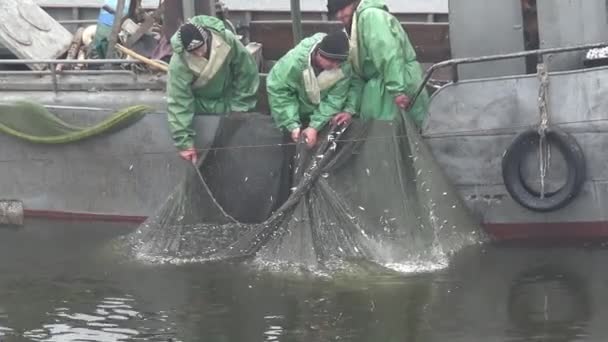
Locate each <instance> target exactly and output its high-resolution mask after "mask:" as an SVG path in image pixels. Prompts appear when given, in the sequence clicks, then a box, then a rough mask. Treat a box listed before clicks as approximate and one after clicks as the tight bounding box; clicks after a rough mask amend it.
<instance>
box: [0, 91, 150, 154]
mask: <svg viewBox="0 0 608 342" xmlns="http://www.w3.org/2000/svg"><path fill="white" fill-rule="evenodd" d="M150 110H151V108H150V107H148V106H132V107H128V108H125V109H123V110H120V111H117V112H115V113H113V114H112V115H110V116H108V117H106V118H104V119H103V120H102V121H101V122H99V123H96V124H94V125H91V126H87V127H85V126H80V125H74V124H71V123H69V122H66V121H64V120H62V119H60V118H59V117H57V116H56V115H54V114H53V113H51V112H49V111H48V110H47V109H46V108H45V107H44V106H42V105H40V104H37V103H33V102H26V101H21V102H16V103H13V104H0V132H2V133H5V134H8V135H11V136H14V137H16V138H19V139H23V140H26V141H29V142H32V143H39V144H67V143H71V142H75V141H80V140H83V139H87V138H90V137H93V136H96V135H100V134H104V133H109V132H114V131H116V130H119V129H123V128H125V127H128V126H130V125H131V124H133V123H135V122H137V121H139V120H140V119H141V118H143V117H144V115H145V114H146V113H147V112H149V111H150Z"/></svg>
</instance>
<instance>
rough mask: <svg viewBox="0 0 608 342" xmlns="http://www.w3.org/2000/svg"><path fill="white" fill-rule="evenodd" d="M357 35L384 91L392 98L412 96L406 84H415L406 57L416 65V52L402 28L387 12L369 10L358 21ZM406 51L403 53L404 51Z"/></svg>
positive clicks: (409, 87) (409, 85)
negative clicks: (359, 36) (358, 33)
mask: <svg viewBox="0 0 608 342" xmlns="http://www.w3.org/2000/svg"><path fill="white" fill-rule="evenodd" d="M358 24H359V32H360V33H361V34H362V37H363V45H364V47H363V48H364V49H365V51H366V52H367V54H368V55H369V56H370V57H371V60H372V62H373V63H374V66H375V67H376V68H377V69H378V71H379V72H380V73H381V74H382V78H383V79H384V84H385V87H386V89H387V90H388V91H389V92H390V93H391V94H392V95H394V96H396V95H397V94H407V95H410V96H411V95H413V94H411V92H412V90H411V89H412V88H415V87H416V85H414V86H413V87H412V85H411V84H408V83H412V82H413V83H416V82H418V79H419V77H415V79H413V78H412V77H411V76H410V75H409V74H410V72H409V70H408V68H410V67H411V66H410V65H408V62H407V61H408V57H409V58H412V56H413V59H414V60H413V62H414V63H415V64H416V65H417V62H416V61H415V56H416V54H415V52H414V49H413V47H412V46H411V44H410V43H409V40H408V39H407V35H405V32H404V31H403V28H402V27H401V24H400V23H399V22H398V21H397V20H396V19H395V18H394V17H393V16H392V15H391V14H390V13H388V12H386V11H384V10H381V9H376V8H371V9H368V10H366V11H364V12H363V13H362V15H361V17H360V18H359V21H358ZM404 49H405V51H404Z"/></svg>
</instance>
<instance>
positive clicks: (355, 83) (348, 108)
mask: <svg viewBox="0 0 608 342" xmlns="http://www.w3.org/2000/svg"><path fill="white" fill-rule="evenodd" d="M364 85H365V82H364V81H363V79H362V78H361V76H359V74H357V73H356V72H355V71H353V73H352V77H351V79H350V85H349V89H348V95H347V98H346V103H345V105H344V111H345V112H347V113H351V114H353V115H356V114H357V113H359V109H360V107H361V94H362V93H363V86H364Z"/></svg>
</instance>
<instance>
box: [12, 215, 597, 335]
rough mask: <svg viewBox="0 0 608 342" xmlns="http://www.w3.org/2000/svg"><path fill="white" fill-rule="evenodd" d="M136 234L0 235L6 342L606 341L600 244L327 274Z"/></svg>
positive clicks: (62, 227) (47, 228)
mask: <svg viewBox="0 0 608 342" xmlns="http://www.w3.org/2000/svg"><path fill="white" fill-rule="evenodd" d="M133 228H134V227H129V226H125V225H116V224H84V223H66V222H52V223H50V222H42V221H30V222H28V224H27V226H26V227H24V228H22V229H16V230H13V229H0V259H1V261H0V335H1V336H2V337H0V338H1V339H2V340H3V341H211V342H215V341H218V342H223V341H230V342H233V341H234V342H255V341H284V342H287V341H298V342H299V341H302V342H312V341H361V342H370V341H383V342H391V341H395V342H396V341H421V342H424V341H438V342H439V341H463V342H464V341H484V342H487V341H605V340H606V338H608V324H606V323H605V321H606V319H607V318H608V313H606V309H605V307H606V303H608V291H607V289H608V275H606V272H605V265H606V264H607V263H608V250H606V249H604V248H602V247H601V246H593V247H591V246H584V245H579V246H570V247H546V246H545V247H538V246H530V247H524V246H476V247H471V248H467V249H466V250H464V251H462V252H460V253H458V255H456V256H455V257H454V258H453V259H452V261H451V263H450V265H449V266H448V267H447V268H445V269H443V270H439V271H429V272H422V273H416V274H396V275H395V274H393V275H390V274H383V275H380V274H374V275H369V274H361V275H358V276H348V277H346V276H340V277H334V278H325V277H309V276H301V275H299V276H298V275H294V274H280V273H279V274H277V273H268V272H261V271H259V270H256V268H254V267H252V266H251V265H234V264H219V265H186V266H174V265H165V266H152V265H142V264H139V263H134V262H132V261H130V260H128V259H127V258H126V257H124V256H122V255H121V254H118V253H115V252H114V251H113V250H112V244H111V242H112V241H113V240H114V239H115V238H117V237H119V236H122V235H126V234H128V233H130V232H131V231H132V229H133Z"/></svg>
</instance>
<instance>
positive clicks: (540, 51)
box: [410, 42, 608, 108]
mask: <svg viewBox="0 0 608 342" xmlns="http://www.w3.org/2000/svg"><path fill="white" fill-rule="evenodd" d="M606 46H608V43H606V42H604V43H595V44H586V45H577V46H568V47H562V48H551V49H538V50H530V51H522V52H515V53H508V54H502V55H492V56H483V57H469V58H455V59H450V60H447V61H443V62H439V63H437V64H433V66H431V67H430V68H429V69H428V70H427V71H426V73H425V75H424V79H423V80H422V83H421V84H420V86H419V87H418V90H417V91H416V93H415V94H414V96H413V97H412V99H411V101H410V108H411V106H413V105H414V103H415V102H416V100H417V99H418V96H420V94H422V91H423V90H424V88H425V87H426V84H427V83H428V82H429V80H430V79H431V77H432V76H433V73H434V72H435V71H437V70H439V69H442V68H445V67H451V66H456V65H460V64H473V63H482V62H491V61H499V60H504V59H514V58H521V57H527V56H532V55H538V56H540V57H542V56H545V55H549V54H554V53H564V52H572V51H579V50H589V49H595V48H601V47H606Z"/></svg>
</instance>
